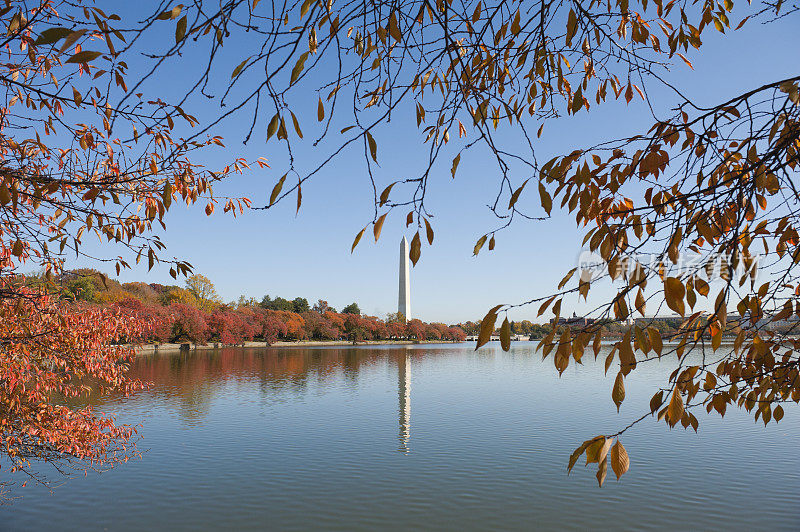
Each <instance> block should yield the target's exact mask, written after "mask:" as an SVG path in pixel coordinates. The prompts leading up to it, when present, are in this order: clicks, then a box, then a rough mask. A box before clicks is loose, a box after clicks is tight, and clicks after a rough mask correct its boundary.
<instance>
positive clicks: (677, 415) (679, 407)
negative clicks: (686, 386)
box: [667, 386, 683, 427]
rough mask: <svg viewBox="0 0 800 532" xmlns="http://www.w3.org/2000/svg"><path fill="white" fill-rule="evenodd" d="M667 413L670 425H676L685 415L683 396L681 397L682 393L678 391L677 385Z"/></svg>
mask: <svg viewBox="0 0 800 532" xmlns="http://www.w3.org/2000/svg"><path fill="white" fill-rule="evenodd" d="M667 414H668V419H667V422H668V423H669V425H670V427H674V426H675V425H676V424H677V423H678V421H680V420H681V417H683V398H682V397H681V393H680V391H678V387H677V386H675V390H673V392H672V399H670V401H669V406H668V407H667Z"/></svg>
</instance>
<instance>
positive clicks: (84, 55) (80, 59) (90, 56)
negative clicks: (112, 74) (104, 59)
mask: <svg viewBox="0 0 800 532" xmlns="http://www.w3.org/2000/svg"><path fill="white" fill-rule="evenodd" d="M101 55H103V54H102V53H101V52H90V51H88V50H87V51H83V52H78V53H77V54H75V55H73V56H72V57H70V58H69V59H67V60H66V61H65V63H88V62H90V61H94V60H95V59H97V58H98V57H100V56H101Z"/></svg>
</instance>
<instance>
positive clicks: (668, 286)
mask: <svg viewBox="0 0 800 532" xmlns="http://www.w3.org/2000/svg"><path fill="white" fill-rule="evenodd" d="M685 295H686V287H685V286H684V285H683V283H682V282H681V280H680V279H678V278H677V277H667V278H666V279H664V298H665V299H666V301H667V306H668V307H669V308H671V309H672V310H674V311H675V312H677V313H678V314H680V315H681V316H683V315H684V313H685V308H686V307H685V306H684V303H683V298H684V296H685Z"/></svg>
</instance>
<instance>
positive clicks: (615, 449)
mask: <svg viewBox="0 0 800 532" xmlns="http://www.w3.org/2000/svg"><path fill="white" fill-rule="evenodd" d="M608 457H609V461H610V462H611V469H612V470H613V471H614V474H615V475H617V480H619V477H621V476H622V475H624V474H625V473H627V472H628V468H629V467H630V459H629V458H628V451H626V450H625V447H623V446H622V443H620V441H619V440H617V442H616V443H615V444H614V445H613V446H612V447H611V450H610V451H609V452H608Z"/></svg>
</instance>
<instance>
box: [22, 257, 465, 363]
mask: <svg viewBox="0 0 800 532" xmlns="http://www.w3.org/2000/svg"><path fill="white" fill-rule="evenodd" d="M24 282H25V283H26V284H28V285H31V286H35V285H37V284H43V283H45V282H47V283H49V284H50V286H49V287H48V288H49V289H50V290H53V289H55V290H56V291H57V292H58V293H59V295H60V296H61V297H62V298H64V299H68V300H72V301H74V303H75V304H76V305H92V306H97V305H100V306H106V307H110V308H113V309H115V310H118V311H119V312H121V313H125V314H129V315H131V314H132V315H135V316H136V317H137V318H140V319H141V320H140V321H141V322H142V323H144V324H145V326H144V327H143V332H142V333H141V337H140V338H129V339H125V340H126V341H127V342H128V343H144V344H153V345H158V344H164V345H163V346H162V347H161V348H160V349H163V350H168V349H172V348H173V347H172V346H173V345H174V346H178V348H179V347H180V345H182V344H190V345H194V346H207V347H214V345H215V344H216V345H245V346H246V345H248V344H249V343H250V344H252V345H259V346H264V345H289V344H291V345H297V343H298V342H304V343H305V342H308V343H311V342H314V343H320V342H326V343H331V342H334V343H344V344H347V343H353V342H384V343H386V342H423V341H437V342H440V341H463V340H465V339H466V337H467V334H466V333H465V332H464V330H463V329H462V328H460V327H459V326H457V325H446V324H444V323H425V322H423V321H421V320H418V319H411V320H406V319H405V318H404V316H402V315H399V314H390V315H388V316H387V317H386V318H383V319H382V318H379V317H376V316H367V315H363V314H362V313H361V310H360V308H359V307H358V305H357V304H356V303H351V304H350V305H347V306H346V307H344V308H343V309H342V310H341V311H337V310H336V309H335V308H333V307H331V306H330V305H328V303H327V302H326V301H324V300H318V301H317V302H316V303H315V304H314V305H313V306H311V305H309V303H308V301H307V300H306V299H305V298H295V299H293V300H287V299H283V298H280V297H278V298H275V299H272V298H270V297H269V296H264V297H263V298H262V299H261V300H260V301H258V300H256V299H254V298H249V299H248V298H245V297H244V296H242V297H240V298H239V300H238V301H235V302H230V303H223V302H222V300H221V298H220V297H219V296H218V295H217V292H216V289H215V287H214V285H213V283H212V282H211V281H210V280H209V279H207V278H206V277H204V276H202V275H193V276H191V277H189V278H188V279H187V280H186V283H185V286H183V287H182V286H175V285H161V284H157V283H153V284H148V283H143V282H130V283H120V282H118V281H116V280H113V279H110V278H108V276H106V275H103V274H101V273H100V272H97V271H95V270H89V269H81V270H76V271H73V272H70V273H68V274H64V275H62V276H61V277H60V278H59V279H57V280H56V281H55V284H54V285H53V284H52V283H53V281H46V280H45V279H43V278H41V277H38V276H28V277H27V278H26V279H25V280H24ZM149 349H151V350H153V349H154V348H152V347H151V348H149Z"/></svg>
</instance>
